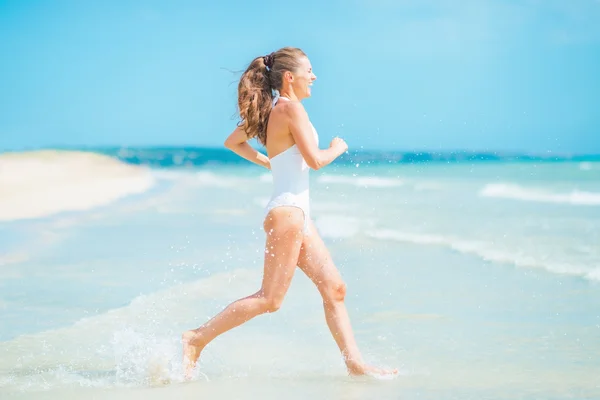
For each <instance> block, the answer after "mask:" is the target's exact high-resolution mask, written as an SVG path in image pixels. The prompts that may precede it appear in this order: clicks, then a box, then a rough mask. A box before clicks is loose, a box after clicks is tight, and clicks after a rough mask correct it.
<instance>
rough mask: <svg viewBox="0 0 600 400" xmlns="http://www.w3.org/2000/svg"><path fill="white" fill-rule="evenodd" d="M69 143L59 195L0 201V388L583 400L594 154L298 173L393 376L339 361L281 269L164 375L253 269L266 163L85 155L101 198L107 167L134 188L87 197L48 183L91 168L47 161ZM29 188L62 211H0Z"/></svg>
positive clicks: (314, 300) (302, 292) (599, 267)
mask: <svg viewBox="0 0 600 400" xmlns="http://www.w3.org/2000/svg"><path fill="white" fill-rule="evenodd" d="M67 156H69V154H68V153H67V154H66V155H61V156H60V157H58V158H57V160H58V161H55V162H54V164H53V165H54V167H56V169H57V171H58V172H57V175H60V174H62V175H60V176H63V178H61V181H60V182H61V185H63V186H60V187H61V188H65V187H68V188H69V189H68V191H65V193H68V194H69V195H70V196H71V198H72V197H73V196H77V199H80V203H81V204H80V205H79V206H78V209H77V210H75V209H69V208H68V207H63V208H62V209H61V207H60V204H59V200H60V196H59V195H58V194H54V193H50V190H51V189H50V186H44V191H42V192H39V193H37V195H36V197H34V200H35V201H31V202H30V203H25V202H23V201H18V202H17V201H13V202H5V203H2V199H0V209H1V208H2V207H4V211H2V213H1V214H0V215H2V216H4V217H3V220H1V221H0V235H1V236H0V237H1V238H2V240H1V243H0V252H1V253H0V254H1V256H0V395H1V396H0V397H2V398H23V399H33V398H35V399H38V398H41V399H43V398H61V399H65V398H66V399H70V398H83V397H93V398H111V399H119V398H128V399H131V398H164V397H166V396H179V397H180V398H198V397H203V396H204V397H206V396H210V397H211V398H249V397H250V398H253V397H259V396H260V397H261V398H263V399H269V398H280V397H281V396H282V395H285V397H286V398H292V399H295V398H298V399H300V398H302V399H304V398H306V397H308V396H318V397H319V398H332V399H338V398H339V399H371V398H378V399H397V398H408V399H412V398H426V399H429V398H432V399H433V398H436V399H440V398H443V399H454V398H456V399H458V398H460V399H465V398H477V399H481V398H486V399H500V398H544V399H559V398H560V399H562V398H579V399H588V398H589V399H591V398H600V341H598V338H599V337H600V286H599V284H600V245H599V243H600V163H599V162H594V161H583V162H574V161H565V162H537V161H529V162H460V163H450V164H449V163H410V164H396V163H394V164H390V163H384V162H379V163H366V162H363V163H351V162H349V163H345V164H339V165H338V164H336V165H331V166H329V167H328V168H325V169H323V170H321V171H313V172H312V176H311V180H312V183H311V184H312V186H311V193H312V213H313V217H314V219H315V222H316V225H317V227H318V229H319V232H320V233H321V235H322V236H323V238H324V240H325V242H326V244H327V245H328V247H329V249H330V251H331V253H332V255H333V257H334V260H335V262H336V264H337V266H338V268H339V269H340V270H341V272H342V275H343V277H344V279H345V281H346V283H347V285H348V297H347V305H348V308H349V312H350V314H351V318H352V322H353V326H354V329H355V333H356V336H357V339H358V342H359V345H360V347H361V349H362V352H363V353H364V355H365V358H366V359H367V360H368V361H370V362H372V363H375V364H379V365H382V366H389V367H398V368H399V369H400V370H401V374H400V376H399V377H398V378H397V379H395V380H392V381H370V380H363V379H350V378H348V377H347V376H346V375H345V370H344V366H343V362H342V360H341V359H340V356H339V353H338V350H337V348H336V346H335V343H334V342H333V339H332V338H331V337H330V335H329V332H328V330H327V327H326V325H325V321H324V317H323V311H322V306H321V300H320V298H319V295H318V293H317V291H316V290H315V289H314V287H313V286H312V283H311V282H310V281H309V280H308V279H307V278H306V277H305V276H303V275H302V273H301V272H300V271H298V272H297V275H296V276H295V277H294V281H293V283H292V287H291V289H290V292H289V294H288V296H287V298H286V299H285V302H284V305H283V307H282V309H281V310H280V311H279V312H277V313H274V314H272V315H267V316H261V317H258V318H256V319H255V320H252V321H250V322H249V323H248V324H246V325H244V326H242V327H240V328H237V329H235V330H234V331H231V332H229V333H227V334H225V335H224V336H222V337H221V338H219V339H217V340H216V341H215V342H213V343H212V344H211V346H210V347H208V348H207V349H206V351H205V354H203V358H202V360H201V363H200V369H199V372H198V376H197V379H196V380H195V381H194V382H191V383H181V381H180V372H181V371H180V358H181V353H180V344H179V337H180V333H181V332H182V331H183V330H185V329H189V328H192V327H196V326H198V325H200V324H201V323H203V322H204V321H205V320H206V319H207V318H209V317H210V316H212V315H213V314H214V313H216V312H218V311H220V310H221V309H222V308H223V307H224V306H225V305H226V304H227V303H228V302H230V301H232V300H235V299H236V298H238V297H242V296H245V295H248V294H250V293H252V292H254V291H255V290H256V289H258V287H259V285H260V279H261V272H262V256H263V247H262V246H263V244H264V234H263V232H262V220H261V218H262V207H263V206H264V205H265V204H266V202H267V200H268V197H269V195H270V189H271V186H270V175H269V173H268V171H266V170H263V169H260V168H258V167H253V166H248V165H244V164H241V165H238V164H228V163H224V164H223V163H220V164H210V163H207V164H203V165H192V166H189V167H187V168H183V167H164V166H160V165H158V166H157V165H153V166H151V168H150V170H149V171H146V170H145V169H144V168H142V169H139V170H138V169H136V170H135V171H133V170H131V171H130V168H133V167H132V166H130V165H126V164H122V163H121V162H119V161H115V160H110V162H111V163H113V164H114V165H113V164H111V167H110V170H109V169H106V170H104V169H99V168H100V167H99V165H100V164H102V163H104V161H103V160H101V161H97V162H96V161H94V162H95V163H100V164H94V170H93V171H94V172H93V173H90V175H89V177H88V179H90V180H91V181H92V182H93V181H94V180H99V179H100V178H101V177H104V175H102V176H101V174H107V175H106V179H105V180H104V181H103V182H105V183H104V185H105V186H103V187H104V188H105V190H104V191H103V194H105V195H107V196H108V194H107V193H108V191H109V190H108V188H109V187H110V186H109V184H108V183H106V182H112V181H111V180H110V179H117V178H115V176H116V177H120V176H122V175H123V173H124V172H122V171H127V173H130V174H131V177H134V176H137V175H135V174H139V179H151V181H152V185H151V187H149V188H148V189H147V190H136V191H135V193H130V194H128V195H123V196H120V197H119V196H116V195H115V199H113V200H111V201H108V200H107V201H106V202H105V203H103V204H100V205H93V206H92V205H89V206H86V204H91V203H90V202H91V201H92V200H90V199H89V198H88V197H86V196H85V195H84V194H83V193H82V192H78V191H77V188H80V187H81V186H80V185H79V184H78V185H79V186H73V187H71V186H64V185H67V184H68V182H70V179H71V178H70V175H69V174H70V173H73V172H72V171H74V170H77V171H78V174H79V175H78V179H82V178H81V176H85V174H84V171H85V168H87V164H85V166H84V165H79V164H78V165H79V167H78V168H75V169H74V168H73V164H72V163H73V162H75V161H69V164H68V166H69V168H65V169H64V170H61V169H60V168H59V166H61V165H63V164H62V163H63V161H62V160H63V158H62V157H67ZM17 158H18V157H17ZM34 158H36V156H35V155H34ZM2 162H3V160H2V159H0V167H1V166H4V168H5V169H4V170H5V171H6V170H7V169H6V166H7V165H8V162H13V161H10V160H9V161H6V160H4V164H2ZM77 162H78V163H79V162H83V161H81V160H79V161H77ZM106 162H107V163H108V162H109V161H106ZM142 164H143V163H142ZM27 165H28V168H30V169H31V170H32V171H33V169H34V168H38V166H37V161H36V164H35V166H34V165H33V164H27ZM116 168H122V169H118V171H119V172H118V173H113V172H112V171H117V169H116ZM136 168H137V167H136ZM2 170H3V169H2V168H0V171H2ZM30 172H31V171H30ZM109 172H110V174H109ZM82 174H83V175H82ZM34 175H35V174H34ZM80 175H81V176H80ZM30 176H31V175H30ZM109 176H110V177H111V178H110V179H109V178H108V177H109ZM44 179H46V180H47V179H48V178H47V177H46V178H44ZM103 179H104V178H103ZM130 179H134V178H130ZM0 181H2V175H1V172H0ZM65 182H66V183H65ZM78 182H79V181H78ZM128 182H130V181H128ZM131 182H133V181H131ZM135 185H138V183H137V181H136V184H135ZM135 185H134V184H131V185H130V184H129V183H128V184H127V186H122V185H121V186H119V185H117V186H115V188H116V189H115V190H125V189H123V188H124V187H132V186H135ZM36 187H38V186H36V182H34V181H31V184H30V185H29V186H28V187H27V188H21V187H19V188H20V189H19V190H23V191H25V190H27V193H35V188H36ZM136 187H141V186H140V185H138V186H136ZM15 190H16V189H15ZM61 190H63V189H61ZM115 193H116V192H115ZM45 195H47V196H50V197H52V198H54V199H55V200H54V201H55V202H56V203H55V204H54V208H53V209H54V210H60V211H57V212H48V213H46V214H45V215H43V216H36V217H31V218H26V217H19V218H11V217H10V215H20V216H26V215H33V214H34V213H33V212H32V211H31V210H32V209H33V208H35V207H40V205H39V204H40V203H43V202H44V199H45V197H44V196H45ZM107 199H108V197H107ZM86 202H87V203H86ZM11 207H12V208H11ZM71 207H74V206H71ZM36 210H37V209H36ZM11 213H12V214H11ZM36 213H37V214H39V212H37V211H36ZM37 214H36V215H37ZM294 390H295V391H294ZM250 391H255V394H254V395H252V396H248V393H249V392H250Z"/></svg>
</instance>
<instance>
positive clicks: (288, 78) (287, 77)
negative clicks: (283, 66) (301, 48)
mask: <svg viewBox="0 0 600 400" xmlns="http://www.w3.org/2000/svg"><path fill="white" fill-rule="evenodd" d="M283 79H285V80H286V81H287V82H289V83H292V82H294V75H293V74H292V73H291V72H290V71H285V72H284V73H283Z"/></svg>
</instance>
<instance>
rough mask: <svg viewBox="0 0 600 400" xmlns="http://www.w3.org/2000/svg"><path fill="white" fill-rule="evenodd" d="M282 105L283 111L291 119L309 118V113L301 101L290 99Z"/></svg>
mask: <svg viewBox="0 0 600 400" xmlns="http://www.w3.org/2000/svg"><path fill="white" fill-rule="evenodd" d="M282 105H283V107H282V111H283V112H284V113H285V115H286V117H288V118H289V119H290V120H292V121H298V120H306V119H308V113H307V112H306V109H305V108H304V106H303V105H302V103H300V102H299V101H288V102H286V103H285V104H282Z"/></svg>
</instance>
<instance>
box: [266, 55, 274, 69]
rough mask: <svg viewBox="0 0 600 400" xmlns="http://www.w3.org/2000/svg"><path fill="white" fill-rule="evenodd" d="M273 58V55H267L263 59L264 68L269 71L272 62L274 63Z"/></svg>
mask: <svg viewBox="0 0 600 400" xmlns="http://www.w3.org/2000/svg"><path fill="white" fill-rule="evenodd" d="M274 58H275V56H274V55H273V53H271V54H268V55H266V56H264V57H263V61H264V63H265V66H266V67H267V68H269V69H271V68H273V61H274Z"/></svg>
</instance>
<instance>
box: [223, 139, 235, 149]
mask: <svg viewBox="0 0 600 400" xmlns="http://www.w3.org/2000/svg"><path fill="white" fill-rule="evenodd" d="M223 146H225V148H226V149H229V150H231V149H232V148H233V146H234V143H233V141H232V140H231V139H230V138H227V139H225V142H223Z"/></svg>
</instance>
